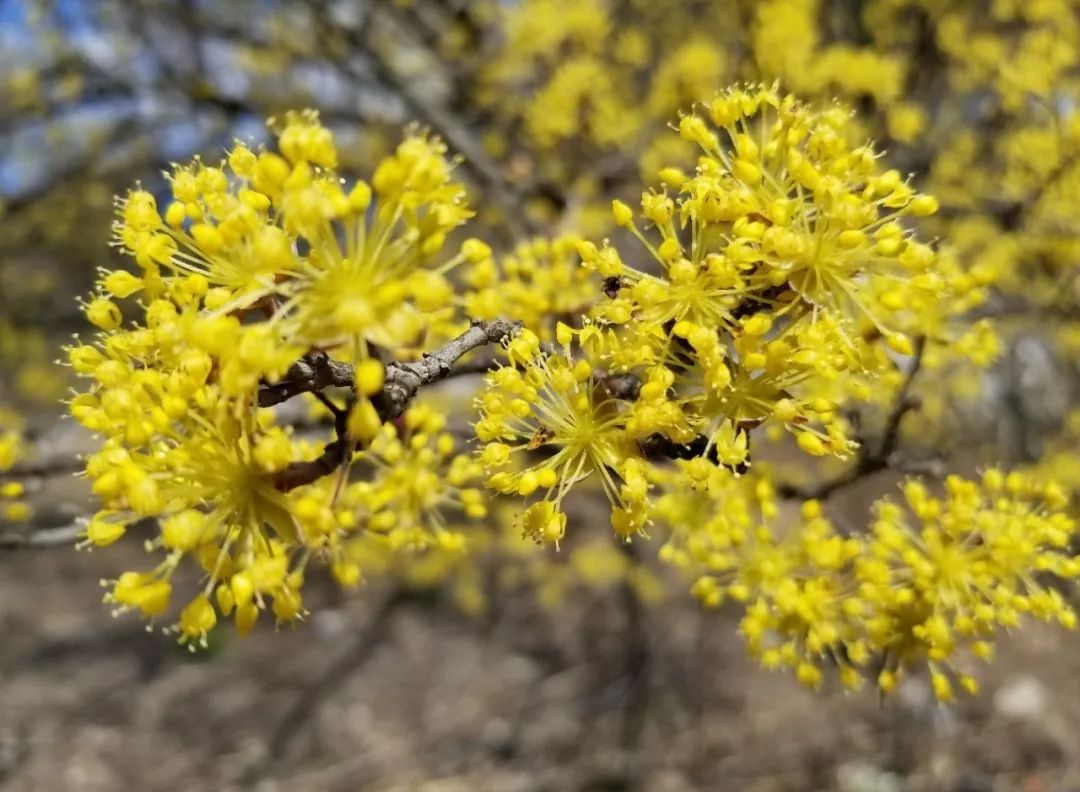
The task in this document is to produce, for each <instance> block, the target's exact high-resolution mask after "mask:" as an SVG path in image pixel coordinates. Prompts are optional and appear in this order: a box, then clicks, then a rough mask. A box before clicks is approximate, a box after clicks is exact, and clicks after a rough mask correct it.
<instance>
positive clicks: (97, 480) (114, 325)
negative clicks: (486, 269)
mask: <svg viewBox="0 0 1080 792" xmlns="http://www.w3.org/2000/svg"><path fill="white" fill-rule="evenodd" d="M277 138H278V141H277V143H278V145H277V148H278V151H277V152H275V151H270V150H262V151H259V152H255V151H252V150H250V149H249V148H248V147H247V146H245V145H244V144H242V143H237V144H236V146H235V147H234V148H233V149H232V151H230V152H229V154H228V157H227V159H226V161H225V162H223V163H221V165H219V166H211V165H207V164H205V163H203V162H201V161H198V160H197V161H196V162H195V163H194V164H192V165H190V166H184V167H177V168H175V169H174V170H173V172H172V173H171V174H170V176H169V182H170V185H171V191H172V197H173V200H172V202H171V203H169V204H168V206H167V207H166V209H165V211H164V212H163V213H159V211H158V209H157V206H156V202H155V199H154V197H153V196H152V195H151V194H150V193H148V192H145V191H142V190H137V191H134V192H132V193H130V194H129V195H128V196H127V198H126V199H125V200H123V201H121V202H120V205H119V219H118V220H117V223H116V227H115V232H116V240H117V243H118V245H119V246H120V247H121V248H122V249H123V250H124V251H125V252H127V253H129V254H130V255H131V256H132V257H133V258H134V259H135V262H136V264H137V265H138V267H139V269H138V272H137V273H133V272H130V271H127V270H113V271H102V273H101V278H100V281H99V288H98V291H97V293H96V294H95V295H94V296H93V297H92V298H91V299H89V300H88V301H87V302H86V303H85V305H84V309H85V313H86V315H87V318H88V319H89V320H90V321H91V322H92V323H93V324H94V325H96V326H97V327H98V329H99V331H100V332H99V333H98V335H97V337H96V339H95V340H94V341H93V342H92V343H86V344H82V343H80V344H76V345H75V346H73V347H71V348H69V349H68V360H69V362H70V365H71V367H72V368H73V369H74V371H75V373H76V374H78V375H79V376H81V377H84V378H86V379H88V380H89V387H88V388H87V389H86V390H84V391H83V392H81V393H79V394H77V395H76V396H75V397H74V398H73V399H72V401H71V403H70V410H71V413H72V415H73V416H74V417H75V418H76V419H77V420H78V421H79V422H80V423H81V424H83V425H84V426H86V427H87V428H88V429H90V430H92V431H93V432H96V433H98V434H99V435H101V436H102V438H103V439H102V443H101V446H100V448H99V450H98V451H97V452H96V453H94V454H93V455H91V456H90V457H89V458H88V459H87V461H86V474H87V476H88V477H89V478H90V480H91V482H92V489H93V492H94V494H95V495H96V496H97V497H98V498H99V499H100V500H101V502H102V506H103V508H102V510H101V511H100V512H98V513H97V514H96V515H95V516H94V517H93V519H91V520H90V521H89V523H88V524H87V526H86V534H85V535H86V539H85V544H87V545H95V546H106V545H109V544H112V543H114V542H116V541H117V540H118V539H120V538H121V537H122V536H123V535H124V533H125V532H126V530H127V529H128V528H129V527H130V526H131V525H132V524H133V522H135V521H138V520H142V519H144V518H156V520H157V525H158V527H157V529H156V530H155V531H154V534H153V537H152V538H151V539H150V540H149V541H148V543H147V544H148V547H149V548H151V549H153V550H157V551H161V552H162V553H163V554H164V560H162V561H161V562H160V563H159V564H158V565H157V566H155V567H154V568H153V569H152V570H150V571H149V572H127V573H124V574H123V575H121V576H120V577H119V578H118V579H117V580H115V581H113V582H112V583H111V588H110V591H109V593H108V594H107V596H106V599H107V600H108V601H109V602H112V603H115V604H116V605H117V607H118V609H119V610H128V609H132V610H138V611H139V612H141V613H142V614H143V615H144V616H146V617H149V618H156V617H159V616H163V615H164V614H165V613H166V612H167V611H168V609H169V605H170V600H171V588H172V585H171V582H170V581H171V578H172V575H173V572H174V571H175V570H176V569H177V568H178V567H179V566H180V564H181V563H183V561H184V559H185V558H190V559H192V560H193V561H194V562H195V563H196V564H197V565H198V566H200V567H201V569H202V572H203V577H202V582H201V585H200V588H199V593H198V594H197V595H196V596H195V597H194V599H192V600H191V601H190V602H189V603H188V605H187V607H185V608H184V609H183V611H182V613H181V614H180V617H179V620H178V622H177V623H176V629H177V630H178V631H179V633H180V637H181V640H182V641H185V642H195V643H198V642H205V640H206V634H207V632H208V631H209V630H210V629H212V628H213V627H214V625H215V624H216V622H217V619H218V615H219V614H220V615H222V616H232V617H233V618H234V620H235V622H236V626H237V628H238V629H239V631H240V632H241V633H243V632H246V631H247V630H249V629H250V628H251V627H252V625H253V624H254V623H255V621H256V620H257V618H258V616H259V614H260V613H261V612H262V611H263V610H264V609H267V608H269V609H271V610H272V611H273V614H274V616H275V617H276V618H277V620H278V621H279V622H291V621H293V620H295V619H296V618H298V617H300V616H301V615H302V614H303V612H304V611H303V606H302V599H301V593H300V589H301V585H302V583H303V577H304V572H305V569H306V567H307V565H308V563H309V561H311V560H312V559H316V560H320V561H326V562H328V563H329V564H331V565H332V566H333V567H334V569H335V571H336V572H337V573H338V577H339V578H341V579H342V580H343V581H349V580H351V579H353V578H355V571H354V570H353V569H352V567H350V566H349V565H348V562H347V561H346V560H343V559H344V556H343V555H342V551H341V545H342V538H343V537H344V536H346V535H348V534H351V533H354V532H356V531H358V530H361V529H365V528H367V526H365V525H363V524H362V523H360V522H359V521H358V517H359V514H360V513H361V512H360V511H358V510H357V509H356V508H355V507H356V506H357V505H363V506H364V507H365V508H366V509H367V511H368V512H369V517H370V519H371V520H372V521H373V522H377V523H379V524H380V525H383V526H384V530H386V528H388V527H389V526H387V525H386V517H387V515H388V514H389V515H390V516H391V517H392V518H394V519H399V520H402V521H403V524H402V528H401V532H400V535H401V536H403V537H407V538H405V539H403V540H402V544H403V545H410V544H415V543H416V542H417V535H418V534H417V532H420V531H429V532H434V533H433V534H431V535H433V536H440V535H441V534H442V533H446V532H445V531H442V529H440V528H438V526H440V525H441V523H440V522H439V521H438V519H437V514H438V509H440V508H442V507H444V506H447V505H448V504H449V503H451V501H453V502H455V503H458V504H460V505H462V506H463V507H464V508H465V510H466V511H467V512H469V513H470V514H474V515H475V514H476V513H477V512H482V510H483V505H482V501H481V498H480V494H479V492H478V491H477V490H475V489H468V488H462V487H463V485H464V484H465V483H466V481H467V480H468V478H469V477H470V476H472V475H474V473H473V471H472V469H471V467H470V465H471V464H472V463H470V462H469V461H468V460H467V459H466V458H464V457H458V458H457V459H456V460H455V461H454V462H453V463H452V464H450V469H449V472H448V473H447V472H445V471H444V472H443V473H441V474H440V475H438V476H436V474H435V473H432V472H428V473H427V474H425V475H424V476H421V475H419V471H418V468H422V467H424V466H428V465H436V464H440V465H441V464H442V463H443V462H445V461H446V455H447V453H448V451H447V443H448V441H449V438H445V437H439V438H438V439H437V440H435V439H431V438H434V436H435V435H434V434H433V433H435V432H437V429H436V428H434V426H433V422H434V421H435V418H434V417H433V416H431V415H429V414H428V415H422V414H420V413H414V414H411V415H410V416H406V417H405V419H404V420H405V422H406V423H405V426H406V427H407V428H408V429H409V430H410V435H409V438H408V441H407V442H408V443H409V444H411V445H408V446H407V449H406V447H405V446H403V445H402V444H403V443H404V442H406V441H404V440H403V441H401V442H398V441H396V440H394V439H393V437H392V435H393V432H394V431H395V430H394V429H393V427H386V428H382V427H381V423H382V421H381V419H380V417H379V414H378V412H377V410H376V409H375V407H374V404H373V401H372V398H373V397H374V396H375V395H376V394H378V393H379V392H380V390H381V389H382V386H383V382H384V370H383V364H382V363H381V362H380V356H381V355H384V354H385V355H392V356H395V357H401V356H403V355H408V354H409V352H410V350H412V349H413V348H414V347H415V346H416V345H418V344H419V343H420V342H422V341H423V340H424V336H425V334H428V333H430V334H433V335H439V334H441V333H442V332H443V331H444V330H445V329H446V328H447V327H449V326H450V325H451V324H453V323H454V322H456V321H458V320H457V318H456V317H455V316H454V312H455V309H454V307H453V292H452V289H451V287H450V285H449V283H448V281H447V280H446V278H445V272H446V271H447V270H448V269H449V268H452V267H453V266H454V265H456V264H457V263H459V262H461V261H464V260H465V257H464V255H463V254H460V255H458V256H456V257H453V258H451V259H449V260H448V261H446V262H444V263H443V264H437V262H436V258H437V255H438V253H439V251H440V250H441V248H442V247H443V245H444V243H445V239H446V235H447V234H448V233H449V232H450V231H452V230H453V229H454V228H456V227H457V226H458V225H460V224H461V223H462V222H463V221H464V220H465V219H466V218H467V217H468V216H469V215H470V211H469V210H468V208H467V207H466V206H465V204H464V191H463V188H462V187H461V186H460V185H458V184H455V183H453V182H451V181H450V172H451V165H450V163H449V162H448V161H447V160H446V159H445V157H444V151H445V149H444V147H443V145H442V144H441V143H440V142H439V141H437V140H435V139H432V138H429V137H426V136H423V135H418V134H409V136H408V137H407V138H406V139H405V141H404V142H403V143H402V144H401V145H400V146H399V147H398V149H397V151H396V152H395V153H394V154H393V155H391V156H389V157H388V158H386V159H385V160H383V162H382V163H381V164H380V165H379V166H378V168H376V170H375V173H374V175H373V177H372V180H371V184H370V185H369V184H368V183H367V182H363V181H359V182H356V183H355V184H354V185H353V186H352V187H351V188H349V189H348V190H346V188H345V186H344V183H343V181H342V180H341V179H340V178H339V177H338V175H337V174H336V172H335V171H334V167H335V164H336V161H337V154H336V148H335V145H334V141H333V137H332V135H331V133H330V131H329V130H328V129H326V128H324V127H322V126H321V125H320V124H319V123H318V119H317V116H315V115H314V114H313V113H303V114H290V115H288V116H287V117H286V121H285V123H284V124H283V125H282V126H280V127H278V128H277ZM125 314H126V317H125ZM125 319H127V321H126V320H125ZM313 349H316V350H334V351H336V352H337V353H338V354H339V358H344V359H352V360H354V361H355V368H354V372H355V377H354V380H355V385H354V388H353V392H352V393H351V394H350V401H351V402H352V404H353V406H352V408H351V410H349V411H348V412H347V413H346V412H345V410H344V408H337V409H338V410H339V411H340V414H339V417H340V421H339V422H341V423H343V424H344V429H342V428H340V427H339V431H338V440H337V441H336V442H338V443H339V444H341V443H346V440H345V437H344V436H343V434H344V433H345V432H346V431H347V437H348V443H346V445H345V446H344V448H343V449H342V452H341V453H340V454H339V457H340V458H341V460H342V462H343V463H344V464H342V465H341V466H340V472H339V473H338V475H337V476H336V477H334V478H333V479H332V480H331V479H329V478H327V479H325V480H317V479H318V478H319V476H320V475H321V476H323V477H324V478H325V477H326V473H327V472H329V471H327V470H321V469H320V470H319V475H316V476H307V477H306V478H305V479H304V480H303V481H301V482H299V485H294V484H293V483H290V482H289V481H287V480H286V479H283V478H282V476H283V475H285V474H286V473H287V472H288V471H289V470H290V469H291V466H295V465H301V466H302V465H305V464H307V465H317V464H318V460H317V458H316V457H317V456H318V454H319V450H318V449H317V448H313V447H311V446H310V445H309V444H308V443H305V442H300V441H298V440H297V439H296V438H294V436H293V435H292V433H291V430H289V429H288V428H284V427H282V426H279V425H278V424H277V418H276V416H275V413H274V412H273V411H272V410H270V409H266V408H260V406H259V393H260V389H262V388H265V387H267V386H269V385H271V384H273V383H277V382H280V381H281V380H282V378H283V377H285V375H286V373H287V372H288V370H289V369H290V366H291V365H292V364H293V363H295V362H296V361H297V360H298V359H299V358H300V357H301V356H303V355H305V354H306V353H307V352H309V351H311V350H313ZM412 429H416V430H417V431H416V432H412V431H411V430H412ZM429 439H431V443H432V444H434V445H433V446H432V447H431V448H427V446H428V445H429ZM367 441H374V442H373V445H372V446H371V448H370V449H368V450H367V451H366V452H365V457H364V458H365V459H366V460H368V461H369V462H371V463H373V464H376V466H377V467H378V466H380V465H381V466H382V468H381V469H384V470H389V469H393V470H395V474H394V475H393V476H387V475H379V476H376V478H375V480H374V481H373V482H371V483H369V484H368V485H366V486H367V488H368V489H366V490H363V492H353V491H351V488H350V486H346V478H347V473H348V469H349V462H350V458H351V456H352V452H353V451H354V450H355V448H356V446H357V445H358V444H359V443H361V442H367ZM425 448H426V449H427V450H424V449H425ZM402 458H404V459H407V460H409V462H410V463H411V464H412V468H411V473H409V474H408V475H405V476H402V475H401V471H400V470H398V469H397V462H396V461H393V460H400V459H402ZM447 476H448V477H447ZM433 477H434V478H435V479H436V480H437V481H439V482H441V483H442V484H441V486H442V489H440V487H436V486H432V479H433ZM420 482H426V484H425V485H424V489H425V491H426V494H427V496H428V497H427V499H425V500H422V501H419V502H416V501H414V500H412V498H414V497H416V496H417V495H419V494H420V489H418V486H419V485H420ZM452 482H453V483H452ZM455 493H456V495H455ZM455 497H456V498H457V499H458V500H456V501H454V498H455ZM345 504H349V506H348V508H346V506H345ZM406 517H407V519H406ZM380 521H381V522H380ZM429 521H430V522H429ZM406 523H407V524H406ZM455 541H457V540H455Z"/></svg>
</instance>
